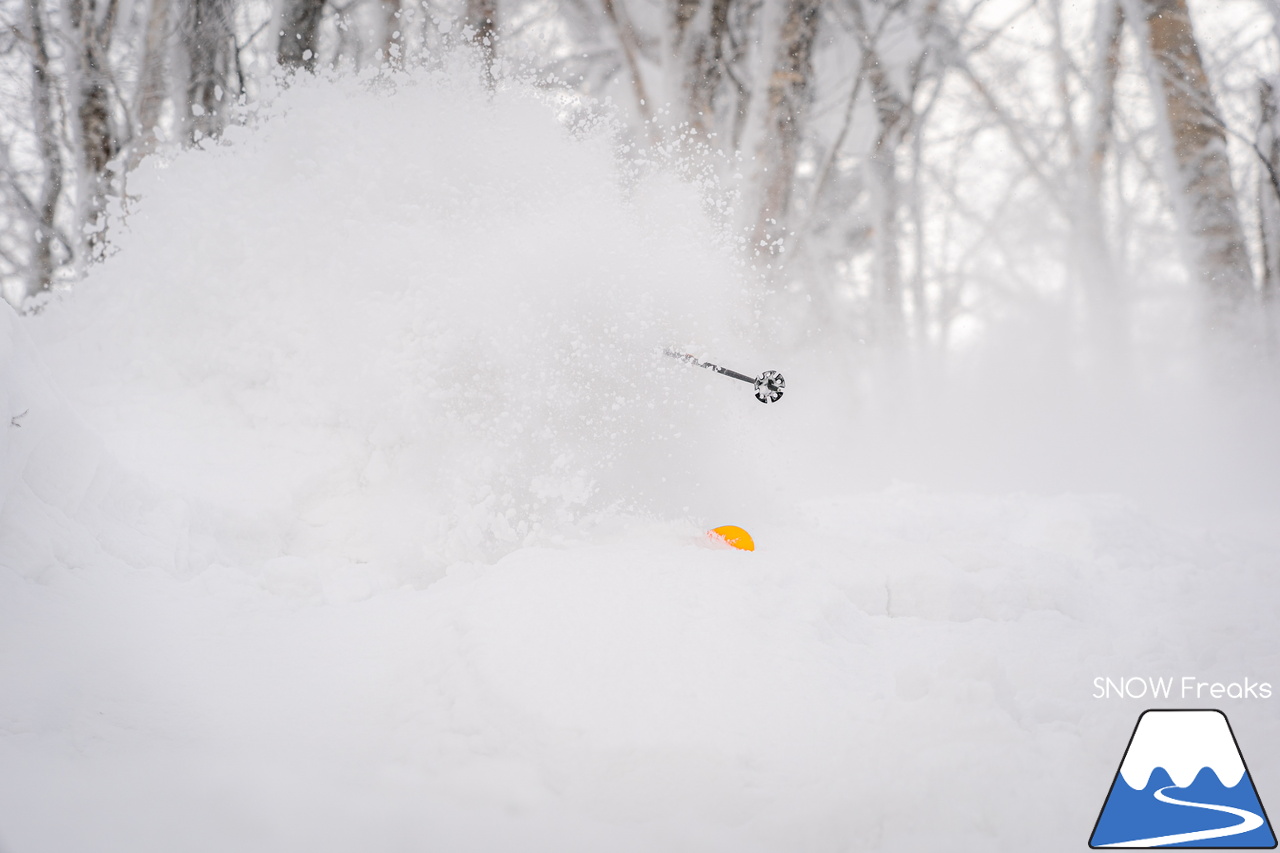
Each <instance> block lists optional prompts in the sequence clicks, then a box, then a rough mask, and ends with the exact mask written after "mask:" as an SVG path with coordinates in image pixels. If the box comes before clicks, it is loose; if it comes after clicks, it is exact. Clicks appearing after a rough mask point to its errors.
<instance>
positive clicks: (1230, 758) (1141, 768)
mask: <svg viewBox="0 0 1280 853" xmlns="http://www.w3.org/2000/svg"><path fill="white" fill-rule="evenodd" d="M1089 846H1090V847H1093V848H1099V847H1129V848H1152V847H1191V848H1201V847H1230V848H1234V849H1244V848H1253V849H1259V848H1261V849H1271V848H1274V847H1275V846H1276V836H1275V833H1274V832H1272V831H1271V822H1270V821H1268V820H1267V813H1266V811H1265V810H1264V809H1263V807H1262V801H1261V800H1260V799H1258V792H1257V790H1256V789H1255V788H1254V787H1253V778H1252V777H1251V776H1250V775H1249V769H1248V768H1247V767H1246V766H1245V763H1244V756H1242V755H1241V754H1240V746H1239V744H1237V743H1236V736H1235V734H1234V733H1233V732H1232V731H1231V724H1230V723H1228V722H1227V716H1226V714H1223V713H1222V712H1221V711H1199V710H1197V711H1189V710H1176V711H1154V710H1153V711H1144V712H1143V713H1142V716H1140V717H1138V724H1137V726H1135V727H1134V729H1133V736H1132V737H1130V738H1129V746H1128V748H1126V749H1125V751H1124V758H1123V759H1121V761H1120V769H1119V770H1118V771H1116V778H1115V779H1114V780H1113V781H1112V783H1111V790H1110V792H1108V793H1107V799H1106V802H1104V803H1103V804H1102V812H1101V813H1100V814H1099V815H1098V822H1097V823H1096V824H1095V825H1094V827H1093V835H1092V836H1091V837H1090V839H1089Z"/></svg>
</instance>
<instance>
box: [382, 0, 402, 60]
mask: <svg viewBox="0 0 1280 853" xmlns="http://www.w3.org/2000/svg"><path fill="white" fill-rule="evenodd" d="M403 14H404V3H403V2H402V0H382V21H383V28H384V29H383V33H382V55H383V57H384V58H385V61H386V62H387V63H388V64H390V65H392V66H397V67H398V66H400V65H402V64H403V63H404V59H405V56H404V30H403V29H402V28H401V23H400V19H401V16H402V15H403Z"/></svg>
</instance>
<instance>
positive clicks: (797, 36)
mask: <svg viewBox="0 0 1280 853" xmlns="http://www.w3.org/2000/svg"><path fill="white" fill-rule="evenodd" d="M821 5H822V4H821V3H820V2H819V0H787V3H786V5H785V10H784V13H783V18H782V25H781V30H780V32H779V36H778V45H777V51H776V54H775V58H774V62H773V67H772V70H771V72H770V74H769V85H768V89H767V91H766V93H765V103H764V121H763V125H764V128H763V133H762V134H761V139H760V144H759V148H758V150H757V152H756V163H757V166H756V168H757V170H758V173H757V186H758V194H759V205H758V208H757V213H756V222H755V229H754V234H753V238H752V243H753V244H754V245H755V246H756V247H757V248H759V249H760V250H762V251H763V252H764V253H765V254H766V255H768V254H771V253H773V252H774V251H776V249H777V247H779V246H781V244H782V241H783V237H784V235H785V234H786V227H787V214H788V211H789V208H790V206H791V191H792V186H793V183H794V179H795V171H796V163H797V161H798V160H799V156H800V143H801V141H802V139H803V135H804V129H805V118H806V114H807V111H808V107H809V95H810V85H811V82H812V81H811V78H812V76H813V65H812V53H813V41H814V37H815V35H816V33H817V29H818V17H819V10H820V7H821Z"/></svg>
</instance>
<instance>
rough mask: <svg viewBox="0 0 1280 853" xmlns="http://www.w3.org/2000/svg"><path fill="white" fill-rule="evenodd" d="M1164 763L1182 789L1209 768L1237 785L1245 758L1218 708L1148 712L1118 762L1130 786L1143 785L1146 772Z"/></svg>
mask: <svg viewBox="0 0 1280 853" xmlns="http://www.w3.org/2000/svg"><path fill="white" fill-rule="evenodd" d="M1157 767H1163V768H1164V769H1165V770H1166V771H1168V773H1169V778H1170V779H1172V780H1173V784H1175V785H1177V786H1178V787H1179V788H1185V787H1187V786H1188V785H1190V784H1191V783H1192V782H1194V781H1195V780H1196V774H1198V773H1199V772H1200V771H1201V770H1203V769H1204V768H1206V767H1208V768H1209V769H1210V770H1212V771H1213V772H1214V773H1215V774H1217V776H1218V781H1220V782H1221V783H1222V784H1224V785H1226V786H1227V787H1228V788H1234V787H1235V786H1236V785H1238V784H1240V779H1241V778H1242V777H1243V776H1244V759H1242V758H1241V757H1240V750H1239V749H1238V748H1237V747H1236V742H1235V738H1233V737H1232V736H1231V728H1230V726H1229V725H1228V723H1227V718H1226V717H1225V716H1223V714H1222V712H1221V711H1148V712H1147V713H1146V714H1143V716H1142V719H1141V720H1139V721H1138V728H1137V729H1136V730H1135V731H1134V733H1133V741H1132V743H1130V744H1129V749H1128V751H1127V752H1126V753H1125V756H1124V762H1123V763H1122V764H1121V765H1120V775H1121V776H1123V777H1124V781H1125V782H1126V783H1127V784H1128V785H1129V787H1130V788H1133V789H1135V790H1138V791H1141V790H1143V789H1145V788H1146V787H1147V782H1148V781H1149V780H1150V779H1151V773H1152V771H1154V770H1155V769H1156V768H1157Z"/></svg>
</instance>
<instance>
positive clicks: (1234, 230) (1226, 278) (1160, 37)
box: [1131, 0, 1254, 331]
mask: <svg viewBox="0 0 1280 853" xmlns="http://www.w3.org/2000/svg"><path fill="white" fill-rule="evenodd" d="M1133 2H1138V3H1140V7H1139V8H1140V9H1141V11H1142V17H1141V18H1139V17H1137V16H1134V15H1131V17H1132V18H1133V19H1134V21H1135V23H1136V22H1138V21H1144V22H1145V24H1146V28H1147V31H1146V33H1145V35H1146V41H1147V45H1148V48H1149V51H1150V59H1151V62H1150V63H1149V71H1150V73H1151V75H1152V76H1153V79H1152V88H1153V89H1154V90H1156V91H1157V92H1159V93H1162V95H1163V97H1157V98H1156V101H1157V103H1158V105H1159V106H1160V107H1161V112H1162V113H1163V116H1162V119H1163V121H1164V124H1165V126H1166V129H1167V134H1166V139H1167V142H1168V145H1169V148H1170V150H1171V153H1172V159H1173V171H1174V180H1173V185H1172V192H1173V196H1174V198H1175V205H1176V206H1177V213H1178V216H1179V219H1180V220H1181V225H1182V230H1183V232H1184V237H1185V239H1186V240H1187V241H1189V248H1190V255H1191V259H1190V260H1191V264H1192V267H1193V269H1194V272H1195V274H1196V277H1197V278H1198V279H1199V280H1200V283H1201V285H1202V286H1203V287H1204V288H1205V290H1206V292H1207V295H1208V299H1209V303H1210V306H1209V308H1210V325H1211V326H1212V327H1214V328H1218V329H1221V330H1224V331H1227V330H1230V329H1231V328H1233V327H1234V326H1236V325H1237V322H1238V321H1239V320H1241V319H1242V318H1243V315H1244V311H1245V308H1246V304H1247V303H1248V302H1250V301H1251V297H1252V295H1253V288H1254V282H1253V275H1252V270H1251V268H1250V264H1249V255H1248V252H1247V250H1246V248H1245V241H1244V229H1243V228H1242V227H1241V224H1240V214H1239V207H1238V203H1237V199H1236V193H1235V189H1234V187H1233V186H1232V184H1231V165H1230V163H1229V162H1228V159H1227V139H1226V134H1225V133H1224V132H1223V130H1222V126H1221V124H1220V123H1219V122H1218V121H1217V120H1216V116H1217V107H1216V106H1215V104H1214V102H1213V94H1212V92H1211V90H1210V87H1209V78H1208V76H1207V75H1206V74H1205V70H1204V63H1203V62H1202V60H1201V58H1200V49H1199V47H1198V45H1197V44H1196V39H1195V33H1194V31H1193V29H1192V26H1191V17H1190V14H1189V13H1188V11H1187V4H1186V0H1133Z"/></svg>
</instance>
